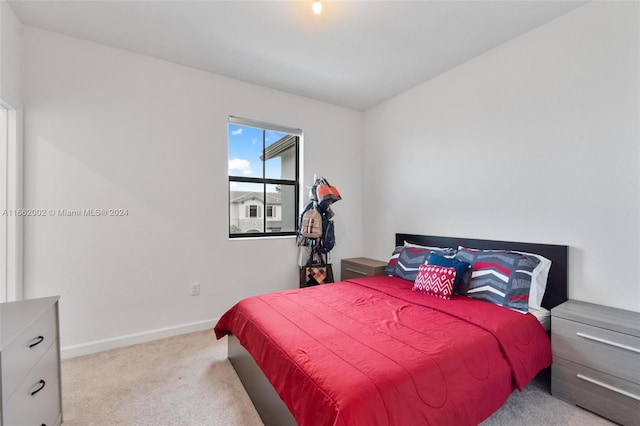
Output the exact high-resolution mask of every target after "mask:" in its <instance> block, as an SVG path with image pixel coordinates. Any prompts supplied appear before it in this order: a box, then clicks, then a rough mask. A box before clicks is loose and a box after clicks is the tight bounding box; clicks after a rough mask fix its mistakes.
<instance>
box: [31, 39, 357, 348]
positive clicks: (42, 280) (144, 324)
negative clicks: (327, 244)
mask: <svg viewBox="0 0 640 426" xmlns="http://www.w3.org/2000/svg"><path fill="white" fill-rule="evenodd" d="M23 54H24V62H23V71H24V74H23V87H24V103H25V125H26V127H25V145H26V149H25V157H26V170H25V204H26V207H29V208H40V209H47V210H48V209H83V208H104V209H108V208H124V209H128V212H129V214H128V216H126V217H41V218H29V219H28V220H26V223H25V263H26V264H25V282H26V284H25V290H26V296H27V297H40V296H47V295H61V303H60V307H61V344H62V346H63V347H65V348H66V349H67V350H66V352H65V354H67V355H74V354H78V353H84V352H88V351H91V350H96V349H101V348H104V347H110V346H114V345H117V344H122V343H128V342H131V341H138V340H140V339H144V338H146V337H157V336H159V335H161V334H162V333H164V332H167V333H174V332H179V331H184V330H187V329H189V326H188V325H189V324H191V325H192V326H194V327H196V328H197V327H202V326H211V325H212V323H211V322H210V321H207V320H210V319H212V318H216V317H219V316H220V315H221V314H222V313H223V312H224V311H225V310H226V309H228V308H229V307H231V306H232V305H233V304H234V303H235V302H237V301H238V300H239V299H240V298H242V297H245V296H248V295H252V294H257V293H264V292H268V291H272V290H278V289H286V288H294V287H297V285H298V276H297V266H296V260H297V251H296V247H295V245H294V240H293V238H280V239H277V238H276V239H266V240H234V241H229V240H228V201H227V199H228V195H227V188H228V183H227V159H228V157H227V118H228V116H229V115H235V116H239V117H245V118H251V119H255V120H260V121H265V122H270V123H275V124H280V125H283V126H289V127H295V128H300V129H302V130H303V131H304V166H305V171H304V173H305V178H306V183H307V184H309V182H310V180H311V178H312V176H313V173H317V174H318V175H325V176H326V177H327V178H328V179H329V180H330V181H331V182H332V183H334V184H335V185H336V186H337V187H338V188H339V189H340V191H341V192H342V195H343V200H342V201H340V202H339V203H337V204H336V205H335V208H334V210H335V212H336V216H335V220H336V230H337V231H336V232H337V238H338V245H337V246H336V249H335V250H334V252H333V254H334V257H333V260H334V262H336V263H338V264H339V259H340V258H341V257H345V256H347V257H348V256H356V255H360V253H361V249H362V246H361V242H362V234H361V232H362V230H361V226H360V223H361V221H360V212H361V187H362V183H361V182H362V164H361V156H360V152H361V148H362V146H361V145H362V118H363V114H362V113H361V112H357V111H353V110H349V109H344V108H340V107H336V106H332V105H329V104H325V103H321V102H317V101H313V100H310V99H306V98H302V97H298V96H293V95H289V94H286V93H283V92H279V91H275V90H271V89H267V88H263V87H259V86H255V85H251V84H246V83H242V82H239V81H236V80H232V79H228V78H223V77H220V76H217V75H213V74H210V73H206V72H202V71H198V70H194V69H190V68H187V67H183V66H179V65H176V64H172V63H168V62H165V61H161V60H156V59H152V58H149V57H146V56H141V55H138V54H134V53H130V52H127V51H123V50H118V49H114V48H110V47H106V46H103V45H99V44H95V43H91V42H87V41H83V40H79V39H75V38H71V37H66V36H62V35H59V34H55V33H51V32H47V31H43V30H39V29H34V28H30V27H25V34H24V46H23ZM303 192H304V194H305V195H306V193H307V191H306V190H303ZM305 199H306V197H305ZM337 269H338V268H336V270H337ZM193 282H199V283H200V284H201V295H200V296H198V297H193V296H190V287H191V283H193ZM203 321H204V322H203ZM193 323H195V324H193ZM185 324H186V325H187V326H185V327H183V328H178V329H174V328H173V327H180V326H182V325H185ZM165 328H167V329H168V330H164V329H165ZM154 330H156V331H157V332H154ZM140 333H141V334H142V335H143V336H142V337H140V336H138V334H140ZM130 335H133V336H130ZM145 336H146V337H145ZM112 339H116V340H115V341H114V340H112ZM118 339H121V340H118ZM102 340H106V342H103V341H102Z"/></svg>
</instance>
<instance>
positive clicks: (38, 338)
mask: <svg viewBox="0 0 640 426" xmlns="http://www.w3.org/2000/svg"><path fill="white" fill-rule="evenodd" d="M33 340H34V342H33V343H32V344H30V345H29V348H33V347H34V346H38V345H39V344H40V343H42V341H43V340H44V337H42V336H38V337H36V338H35V339H33Z"/></svg>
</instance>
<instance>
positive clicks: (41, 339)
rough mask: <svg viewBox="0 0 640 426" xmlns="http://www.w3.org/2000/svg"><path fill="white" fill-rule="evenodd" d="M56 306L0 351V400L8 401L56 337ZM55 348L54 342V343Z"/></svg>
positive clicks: (52, 306)
mask: <svg viewBox="0 0 640 426" xmlns="http://www.w3.org/2000/svg"><path fill="white" fill-rule="evenodd" d="M57 334H58V333H57V317H56V305H55V304H53V305H51V307H50V308H49V309H48V310H47V311H46V312H45V313H44V314H43V315H42V316H41V317H40V318H38V320H37V321H36V322H34V323H33V324H31V325H30V326H29V327H28V328H27V329H26V330H25V332H24V333H22V334H21V335H19V336H18V337H16V338H15V340H13V341H12V342H11V343H10V344H9V345H8V346H7V347H6V348H5V349H4V350H3V351H2V400H3V401H5V402H6V401H7V400H8V399H9V398H11V396H12V395H13V393H14V392H15V390H16V389H17V387H18V386H19V385H20V383H21V382H22V380H23V379H24V378H25V377H26V376H27V374H28V373H29V371H31V369H32V368H33V367H34V365H35V364H36V363H37V362H38V360H39V359H40V358H42V356H43V355H44V353H45V352H46V351H47V349H49V348H50V347H52V343H54V342H55V341H56V339H57V337H58V336H57ZM53 347H55V345H54V346H53Z"/></svg>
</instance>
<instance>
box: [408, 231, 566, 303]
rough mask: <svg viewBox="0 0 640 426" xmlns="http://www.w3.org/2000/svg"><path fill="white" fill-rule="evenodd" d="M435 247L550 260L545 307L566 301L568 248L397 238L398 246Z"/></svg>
mask: <svg viewBox="0 0 640 426" xmlns="http://www.w3.org/2000/svg"><path fill="white" fill-rule="evenodd" d="M405 241H407V242H410V243H414V244H421V245H425V246H434V247H453V248H458V246H464V247H469V248H478V249H487V250H499V249H505V250H517V251H524V252H528V253H535V254H539V255H541V256H544V257H546V258H547V259H549V260H551V269H550V270H549V278H548V279H547V290H546V291H545V294H544V298H543V299H542V306H543V307H545V308H547V309H551V308H553V307H555V306H558V305H559V304H561V303H563V302H565V301H566V300H567V285H568V282H569V279H568V270H569V268H568V266H569V247H568V246H560V245H553V244H535V243H518V242H513V241H494V240H477V239H473V238H457V237H437V236H433V235H416V234H396V246H401V245H403V244H404V242H405Z"/></svg>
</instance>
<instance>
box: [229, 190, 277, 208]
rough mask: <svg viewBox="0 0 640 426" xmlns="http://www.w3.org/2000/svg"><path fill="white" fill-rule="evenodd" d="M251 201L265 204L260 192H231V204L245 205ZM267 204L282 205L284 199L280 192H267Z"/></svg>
mask: <svg viewBox="0 0 640 426" xmlns="http://www.w3.org/2000/svg"><path fill="white" fill-rule="evenodd" d="M249 200H259V201H260V202H264V198H263V193H262V192H258V191H230V192H229V202H230V203H244V202H245V201H249ZM267 204H270V205H274V204H282V197H281V196H280V193H279V192H267Z"/></svg>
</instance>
